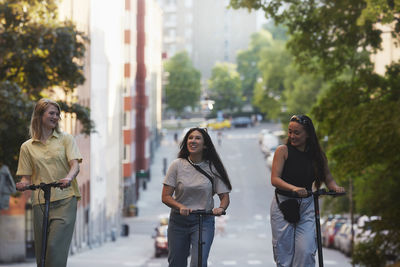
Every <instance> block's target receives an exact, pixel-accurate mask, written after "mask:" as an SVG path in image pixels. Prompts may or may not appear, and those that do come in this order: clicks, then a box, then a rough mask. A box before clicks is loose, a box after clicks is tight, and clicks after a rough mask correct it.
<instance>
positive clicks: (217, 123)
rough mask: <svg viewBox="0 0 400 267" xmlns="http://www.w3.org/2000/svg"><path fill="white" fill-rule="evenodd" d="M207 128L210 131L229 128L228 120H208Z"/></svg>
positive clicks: (229, 122)
mask: <svg viewBox="0 0 400 267" xmlns="http://www.w3.org/2000/svg"><path fill="white" fill-rule="evenodd" d="M207 128H209V129H212V130H221V129H229V128H231V121H230V120H209V121H208V122H207Z"/></svg>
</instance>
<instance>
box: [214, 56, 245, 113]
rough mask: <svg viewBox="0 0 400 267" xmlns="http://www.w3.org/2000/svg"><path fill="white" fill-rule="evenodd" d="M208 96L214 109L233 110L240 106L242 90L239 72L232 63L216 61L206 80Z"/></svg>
mask: <svg viewBox="0 0 400 267" xmlns="http://www.w3.org/2000/svg"><path fill="white" fill-rule="evenodd" d="M208 88H209V97H210V99H212V100H214V101H215V105H214V109H215V110H226V111H235V110H237V109H240V108H241V105H242V101H241V100H242V92H241V81H240V76H239V73H238V72H237V71H236V65H235V64H232V63H227V62H224V63H217V64H216V65H215V66H214V67H213V69H212V71H211V78H210V80H209V81H208Z"/></svg>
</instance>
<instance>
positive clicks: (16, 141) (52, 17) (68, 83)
mask: <svg viewBox="0 0 400 267" xmlns="http://www.w3.org/2000/svg"><path fill="white" fill-rule="evenodd" d="M0 21H1V24H0V96H1V98H0V109H1V113H0V136H1V139H0V163H2V164H6V165H8V166H9V167H10V170H11V171H12V172H14V171H15V170H16V164H17V159H18V152H19V147H20V145H21V144H22V142H23V141H25V140H26V139H27V138H28V130H27V129H28V125H29V121H30V115H31V113H32V110H33V105H34V102H35V101H37V100H38V99H39V98H41V97H45V96H47V94H48V93H51V91H52V88H54V87H59V88H62V89H64V91H65V92H66V93H68V92H72V91H73V90H74V88H75V87H76V86H78V85H80V84H82V83H83V82H84V80H85V78H84V76H83V64H82V63H81V59H82V58H83V57H84V54H85V41H86V40H87V38H86V36H85V35H84V34H83V33H82V32H79V31H77V30H76V28H75V26H74V25H73V24H72V23H71V22H68V21H67V22H59V21H58V19H57V3H56V1H54V0H46V1H39V0H37V1H28V0H26V1H24V0H7V1H4V0H2V1H0ZM60 105H61V106H62V108H63V110H64V111H67V112H72V113H75V114H77V118H78V119H79V120H80V121H81V122H82V123H83V132H84V133H86V134H89V133H90V131H91V130H93V123H92V121H91V120H90V115H89V110H88V109H87V108H85V107H82V106H80V105H78V104H68V103H65V102H60ZM11 133H12V134H11Z"/></svg>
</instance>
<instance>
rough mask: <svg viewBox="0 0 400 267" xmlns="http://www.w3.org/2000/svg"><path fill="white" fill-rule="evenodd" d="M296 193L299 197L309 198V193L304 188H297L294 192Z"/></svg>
mask: <svg viewBox="0 0 400 267" xmlns="http://www.w3.org/2000/svg"><path fill="white" fill-rule="evenodd" d="M292 191H293V192H294V193H296V194H297V195H298V196H299V197H307V196H308V192H307V189H305V188H304V187H296V188H294V189H293V190H292Z"/></svg>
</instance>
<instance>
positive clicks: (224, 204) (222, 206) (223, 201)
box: [213, 193, 230, 215]
mask: <svg viewBox="0 0 400 267" xmlns="http://www.w3.org/2000/svg"><path fill="white" fill-rule="evenodd" d="M218 197H219V200H220V203H219V207H218V208H214V209H213V213H214V214H215V215H222V213H223V212H224V211H226V209H227V208H228V206H229V203H230V198H229V193H222V194H218Z"/></svg>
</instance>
